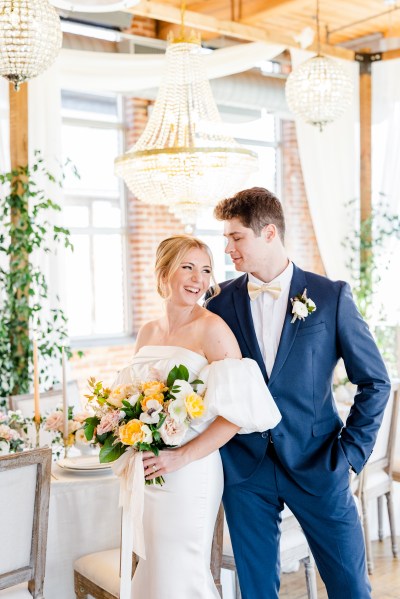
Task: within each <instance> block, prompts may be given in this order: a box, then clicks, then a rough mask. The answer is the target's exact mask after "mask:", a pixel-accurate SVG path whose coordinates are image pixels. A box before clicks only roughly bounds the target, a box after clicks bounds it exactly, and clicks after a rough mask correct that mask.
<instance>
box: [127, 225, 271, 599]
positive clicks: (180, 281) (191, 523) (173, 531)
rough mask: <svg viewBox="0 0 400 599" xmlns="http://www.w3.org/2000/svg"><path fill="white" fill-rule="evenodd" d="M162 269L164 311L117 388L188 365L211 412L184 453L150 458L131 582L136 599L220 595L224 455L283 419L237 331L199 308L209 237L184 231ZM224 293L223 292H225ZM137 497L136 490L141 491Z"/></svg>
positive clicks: (161, 257) (170, 244)
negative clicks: (237, 439)
mask: <svg viewBox="0 0 400 599" xmlns="http://www.w3.org/2000/svg"><path fill="white" fill-rule="evenodd" d="M155 273H156V278H157V290H158V293H159V294H160V295H161V297H162V298H164V303H165V313H164V316H163V317H162V318H160V319H158V320H154V321H151V322H148V323H147V324H145V325H144V326H143V327H142V328H141V329H140V331H139V334H138V338H137V343H136V348H135V351H136V353H135V356H134V358H133V362H132V364H131V365H130V366H129V367H128V368H125V369H124V370H123V371H122V372H121V373H120V375H119V377H118V379H117V381H116V384H121V383H130V382H132V381H133V380H138V379H139V380H142V381H145V380H149V379H151V378H154V373H155V372H157V374H158V375H159V376H161V378H164V379H165V378H166V376H167V373H168V372H169V371H170V370H171V368H173V367H174V366H175V365H179V364H184V365H185V366H186V367H187V368H188V370H189V373H190V379H189V380H194V379H201V380H203V381H204V382H205V384H206V394H205V398H204V401H205V404H206V406H207V410H206V414H205V416H203V417H202V418H199V419H196V420H194V421H192V423H191V426H190V428H189V429H188V431H187V433H186V436H185V438H184V440H183V442H182V443H181V445H180V446H179V447H177V448H172V449H165V450H163V451H161V452H160V454H159V456H158V457H156V456H155V455H154V454H153V453H152V452H143V466H144V474H145V477H146V479H147V480H150V479H152V478H155V477H157V476H163V477H164V479H165V484H164V485H163V486H162V487H160V486H158V485H146V487H145V492H144V506H143V530H144V543H145V550H146V559H140V560H139V564H138V566H137V569H136V572H135V574H134V577H133V579H132V585H131V597H132V599H188V598H189V597H190V599H218V598H219V594H218V591H217V589H216V587H215V585H214V582H213V579H212V576H211V571H210V554H211V544H212V537H213V531H214V525H215V520H216V517H217V512H218V508H219V505H220V502H221V497H222V491H223V470H222V463H221V458H220V455H219V451H218V449H219V448H220V447H221V446H222V445H224V444H225V443H226V442H227V441H229V439H231V438H232V437H233V436H234V435H235V434H236V433H238V432H239V434H240V433H249V432H256V431H259V432H262V431H265V430H267V429H270V428H272V427H274V426H275V425H276V424H277V423H278V422H279V420H280V414H279V411H278V409H277V407H276V405H275V403H274V401H273V399H272V397H271V395H270V393H269V391H268V389H267V387H266V385H265V383H264V380H263V377H262V374H261V372H260V370H259V367H258V365H257V364H256V362H254V361H253V360H250V359H248V358H245V359H241V353H240V350H239V346H238V343H237V341H236V338H235V337H234V335H233V333H232V331H231V330H230V329H229V327H228V326H227V325H226V324H225V322H224V321H223V320H222V319H221V318H220V317H219V316H217V315H215V314H213V313H211V312H208V311H207V310H206V309H205V308H203V307H201V306H200V305H199V304H198V301H199V300H200V298H201V297H202V296H203V295H204V294H205V293H206V291H207V290H208V289H209V287H210V279H211V277H212V257H211V253H210V250H209V248H208V247H207V246H206V245H205V244H204V243H203V242H202V241H200V240H198V239H196V238H194V237H190V236H186V235H176V236H174V237H170V238H168V239H165V240H164V241H162V242H161V244H160V245H159V247H158V250H157V256H156V265H155ZM217 289H218V287H217ZM133 492H135V490H133Z"/></svg>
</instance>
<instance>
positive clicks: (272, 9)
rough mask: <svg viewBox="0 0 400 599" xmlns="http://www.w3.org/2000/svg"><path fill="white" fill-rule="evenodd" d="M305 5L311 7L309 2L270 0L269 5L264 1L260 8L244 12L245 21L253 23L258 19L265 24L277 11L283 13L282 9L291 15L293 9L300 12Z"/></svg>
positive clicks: (255, 7)
mask: <svg viewBox="0 0 400 599" xmlns="http://www.w3.org/2000/svg"><path fill="white" fill-rule="evenodd" d="M304 4H307V5H308V6H309V4H310V3H309V2H307V0H303V1H302V2H299V0H272V1H270V0H269V1H268V3H266V2H265V0H263V1H262V2H261V3H260V4H259V6H258V7H257V6H254V8H253V10H252V11H251V12H250V13H249V12H248V10H245V11H244V12H243V21H245V22H249V23H251V22H252V21H254V19H257V20H258V21H260V22H261V21H264V22H265V21H266V20H267V19H268V16H269V15H271V14H276V13H277V11H279V12H280V13H282V9H283V10H284V11H286V12H287V13H290V10H291V8H293V7H295V9H296V11H297V12H299V10H300V11H301V9H302V6H303V5H304Z"/></svg>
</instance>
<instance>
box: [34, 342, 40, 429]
mask: <svg viewBox="0 0 400 599" xmlns="http://www.w3.org/2000/svg"><path fill="white" fill-rule="evenodd" d="M33 404H34V410H35V422H36V424H39V423H40V401H39V368H38V347H37V341H36V339H35V338H34V339H33Z"/></svg>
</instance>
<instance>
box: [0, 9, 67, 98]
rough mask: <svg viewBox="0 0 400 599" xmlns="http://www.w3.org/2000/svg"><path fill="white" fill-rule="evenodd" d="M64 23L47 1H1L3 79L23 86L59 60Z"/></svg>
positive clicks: (1, 63) (0, 44)
mask: <svg viewBox="0 0 400 599" xmlns="http://www.w3.org/2000/svg"><path fill="white" fill-rule="evenodd" d="M61 42H62V33H61V26H60V19H59V17H58V15H57V13H56V11H55V9H54V7H53V6H51V5H50V4H49V2H48V1H47V0H0V75H1V76H2V77H5V78H6V79H8V80H9V81H10V82H11V83H13V84H14V87H15V89H16V90H18V88H19V85H20V84H21V83H22V82H24V81H26V80H27V79H31V78H32V77H36V76H37V75H40V73H42V72H43V71H45V70H46V69H47V68H48V67H49V66H50V65H51V64H52V63H53V61H54V60H55V59H56V57H57V55H58V53H59V51H60V48H61Z"/></svg>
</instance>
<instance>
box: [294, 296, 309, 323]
mask: <svg viewBox="0 0 400 599" xmlns="http://www.w3.org/2000/svg"><path fill="white" fill-rule="evenodd" d="M292 313H293V314H296V316H297V317H298V318H302V319H303V320H304V318H305V317H306V316H308V309H307V306H306V305H305V304H303V302H301V301H300V300H296V301H295V302H293V310H292Z"/></svg>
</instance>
